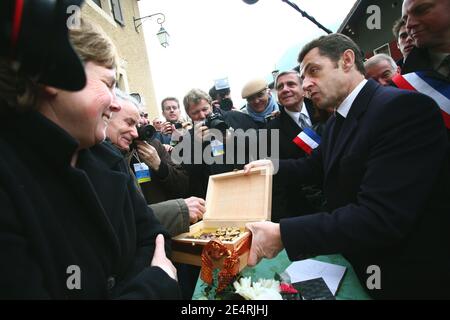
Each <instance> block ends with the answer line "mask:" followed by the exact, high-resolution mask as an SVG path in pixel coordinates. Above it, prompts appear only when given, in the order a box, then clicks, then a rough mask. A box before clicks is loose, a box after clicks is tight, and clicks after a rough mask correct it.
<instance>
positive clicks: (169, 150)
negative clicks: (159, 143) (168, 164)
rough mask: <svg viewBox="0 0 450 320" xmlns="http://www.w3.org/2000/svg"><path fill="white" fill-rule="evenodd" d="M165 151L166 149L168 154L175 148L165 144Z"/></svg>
mask: <svg viewBox="0 0 450 320" xmlns="http://www.w3.org/2000/svg"><path fill="white" fill-rule="evenodd" d="M163 147H164V149H166V151H167V153H171V152H172V150H173V147H172V146H171V145H170V144H163Z"/></svg>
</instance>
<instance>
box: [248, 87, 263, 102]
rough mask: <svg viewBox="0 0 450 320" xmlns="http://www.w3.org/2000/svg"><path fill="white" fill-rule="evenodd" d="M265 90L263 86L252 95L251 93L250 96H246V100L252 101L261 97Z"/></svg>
mask: <svg viewBox="0 0 450 320" xmlns="http://www.w3.org/2000/svg"><path fill="white" fill-rule="evenodd" d="M266 92H267V88H264V89H263V90H261V91H260V92H258V93H255V94H254V95H251V96H250V97H248V98H247V101H248V102H252V101H255V100H257V99H262V98H263V97H264V96H265V95H266Z"/></svg>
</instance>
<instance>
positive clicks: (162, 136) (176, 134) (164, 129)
mask: <svg viewBox="0 0 450 320" xmlns="http://www.w3.org/2000/svg"><path fill="white" fill-rule="evenodd" d="M161 109H162V114H163V116H164V118H165V119H166V122H164V123H163V124H162V125H161V130H160V132H157V133H156V135H155V137H154V138H155V139H156V140H159V141H160V142H161V143H162V144H163V145H164V147H165V148H166V150H167V152H170V151H172V149H173V147H174V146H176V145H177V144H178V142H179V141H180V138H181V137H182V136H183V135H184V133H185V132H184V128H185V127H186V126H187V124H186V123H183V121H182V118H181V110H180V103H179V102H178V99H177V98H175V97H167V98H164V99H163V101H162V102H161Z"/></svg>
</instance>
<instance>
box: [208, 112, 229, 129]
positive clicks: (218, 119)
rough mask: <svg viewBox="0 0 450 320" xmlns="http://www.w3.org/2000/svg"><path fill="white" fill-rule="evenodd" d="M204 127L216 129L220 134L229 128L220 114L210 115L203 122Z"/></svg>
mask: <svg viewBox="0 0 450 320" xmlns="http://www.w3.org/2000/svg"><path fill="white" fill-rule="evenodd" d="M203 124H204V125H205V126H207V127H208V128H210V129H217V130H220V131H221V132H225V131H226V130H227V129H229V128H230V126H229V125H228V124H227V123H226V122H225V120H224V119H223V117H222V115H221V114H220V113H210V114H209V115H208V116H207V117H206V119H205V121H204V122H203Z"/></svg>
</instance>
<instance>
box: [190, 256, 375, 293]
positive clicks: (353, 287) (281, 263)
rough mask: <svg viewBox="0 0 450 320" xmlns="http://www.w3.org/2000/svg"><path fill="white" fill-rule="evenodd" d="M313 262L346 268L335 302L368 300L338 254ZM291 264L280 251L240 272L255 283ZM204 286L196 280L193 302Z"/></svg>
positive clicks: (349, 267)
mask: <svg viewBox="0 0 450 320" xmlns="http://www.w3.org/2000/svg"><path fill="white" fill-rule="evenodd" d="M314 259H315V260H318V261H322V262H328V263H332V264H337V265H341V266H345V267H347V271H346V272H345V275H344V278H343V279H342V282H341V285H340V287H339V289H338V291H337V294H336V300H369V299H370V296H369V295H368V294H367V292H366V291H365V290H364V288H363V287H362V286H361V284H360V282H359V279H358V277H357V276H356V274H355V271H354V270H353V268H352V266H351V265H350V263H349V262H348V261H347V260H345V258H344V257H343V256H341V255H339V254H335V255H327V256H317V257H315V258H314ZM291 263H292V262H291V261H290V260H289V259H288V257H287V254H286V251H284V250H283V251H282V252H280V253H279V254H278V256H277V257H276V258H274V259H270V260H268V259H263V260H262V261H261V262H260V263H259V264H258V265H257V266H255V267H253V268H250V267H247V268H245V269H244V270H242V274H243V275H244V276H246V277H252V281H257V280H258V279H260V278H265V279H273V277H274V275H275V273H281V272H283V271H284V270H285V269H286V268H287V267H288V266H289V265H290V264H291ZM204 287H205V284H204V282H203V281H202V280H200V279H198V281H197V286H196V288H195V292H194V295H193V297H192V299H193V300H198V299H201V298H203V299H204V296H203V289H204Z"/></svg>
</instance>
